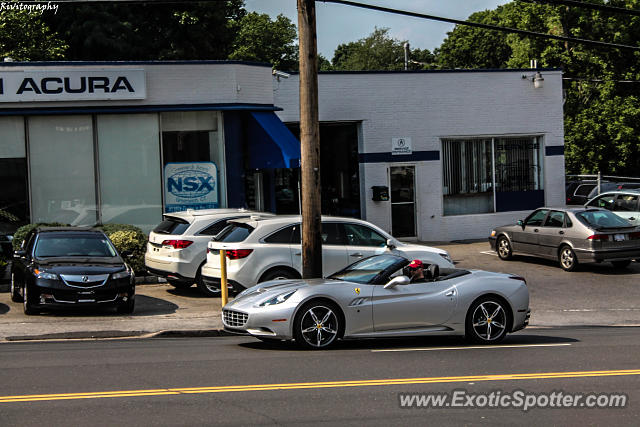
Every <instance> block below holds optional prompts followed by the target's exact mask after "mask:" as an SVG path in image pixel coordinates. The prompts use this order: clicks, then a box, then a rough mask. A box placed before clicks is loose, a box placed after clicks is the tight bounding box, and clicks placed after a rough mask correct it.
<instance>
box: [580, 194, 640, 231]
mask: <svg viewBox="0 0 640 427" xmlns="http://www.w3.org/2000/svg"><path fill="white" fill-rule="evenodd" d="M639 199H640V190H636V189H630V190H616V191H608V192H606V193H601V194H600V195H599V196H597V197H594V198H593V199H591V200H589V201H588V202H587V203H586V204H585V205H584V207H585V208H592V207H597V208H605V209H608V210H610V211H611V212H613V213H614V214H616V215H618V216H620V217H622V218H624V219H626V220H627V221H629V222H630V223H631V224H633V225H637V226H640V200H639Z"/></svg>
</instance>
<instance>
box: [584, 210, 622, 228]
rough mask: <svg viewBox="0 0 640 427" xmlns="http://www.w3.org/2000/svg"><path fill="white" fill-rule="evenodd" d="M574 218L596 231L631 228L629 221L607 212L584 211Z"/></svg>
mask: <svg viewBox="0 0 640 427" xmlns="http://www.w3.org/2000/svg"><path fill="white" fill-rule="evenodd" d="M576 216H577V217H578V219H580V220H581V221H582V222H584V223H586V224H587V225H589V226H592V227H594V228H596V229H598V228H609V227H611V228H615V227H632V225H631V223H630V222H629V221H627V220H626V219H623V218H620V217H619V216H618V215H616V214H614V213H612V212H609V211H586V212H580V213H579V214H577V215H576Z"/></svg>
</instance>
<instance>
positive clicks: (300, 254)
mask: <svg viewBox="0 0 640 427" xmlns="http://www.w3.org/2000/svg"><path fill="white" fill-rule="evenodd" d="M294 255H295V256H302V252H298V253H297V254H294Z"/></svg>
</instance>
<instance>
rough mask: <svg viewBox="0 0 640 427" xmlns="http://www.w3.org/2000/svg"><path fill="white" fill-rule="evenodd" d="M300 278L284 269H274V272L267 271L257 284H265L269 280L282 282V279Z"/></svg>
mask: <svg viewBox="0 0 640 427" xmlns="http://www.w3.org/2000/svg"><path fill="white" fill-rule="evenodd" d="M299 278H300V276H299V275H298V274H297V273H294V272H293V271H291V270H287V269H284V268H276V269H275V270H271V271H267V272H266V273H265V274H263V275H262V277H261V278H260V280H259V282H266V281H269V280H284V279H299Z"/></svg>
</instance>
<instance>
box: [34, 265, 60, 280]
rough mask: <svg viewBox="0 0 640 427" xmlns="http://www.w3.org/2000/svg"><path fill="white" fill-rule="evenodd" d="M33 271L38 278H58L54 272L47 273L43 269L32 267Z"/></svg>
mask: <svg viewBox="0 0 640 427" xmlns="http://www.w3.org/2000/svg"><path fill="white" fill-rule="evenodd" d="M33 273H34V274H35V275H36V277H37V278H38V279H47V280H58V275H57V274H55V273H49V272H46V271H44V270H38V269H37V268H34V269H33Z"/></svg>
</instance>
